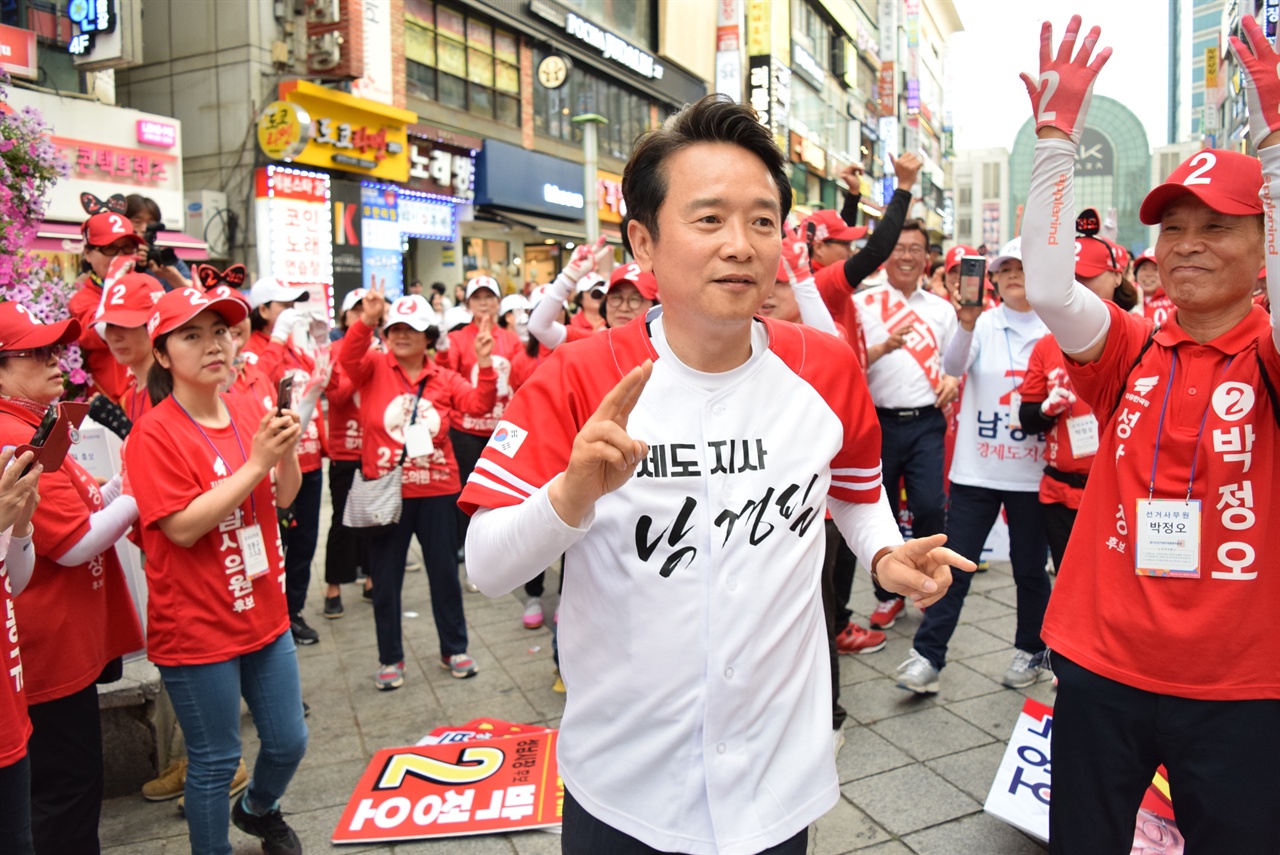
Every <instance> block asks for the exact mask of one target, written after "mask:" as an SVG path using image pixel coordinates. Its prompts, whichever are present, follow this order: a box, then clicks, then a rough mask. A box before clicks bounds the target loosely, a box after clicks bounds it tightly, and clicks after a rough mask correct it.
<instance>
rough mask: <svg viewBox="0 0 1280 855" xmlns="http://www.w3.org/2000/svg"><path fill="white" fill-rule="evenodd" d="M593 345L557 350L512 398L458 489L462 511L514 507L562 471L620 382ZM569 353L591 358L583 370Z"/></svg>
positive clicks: (609, 362)
mask: <svg viewBox="0 0 1280 855" xmlns="http://www.w3.org/2000/svg"><path fill="white" fill-rule="evenodd" d="M593 335H595V334H593ZM592 343H593V342H586V343H584V344H582V345H577V346H575V347H574V348H569V349H568V350H565V349H563V348H556V350H555V351H554V352H553V354H552V355H551V358H550V359H549V360H547V361H546V362H544V363H543V365H542V368H541V370H539V371H537V372H535V373H534V375H533V376H532V377H531V378H529V382H527V383H525V384H524V386H523V387H521V389H520V391H519V392H517V393H516V394H515V395H514V396H513V397H512V399H511V403H510V405H509V406H508V407H507V409H506V411H505V412H504V413H503V414H502V421H500V422H498V427H497V428H496V429H495V430H494V432H493V436H491V437H490V438H489V443H488V445H486V446H485V448H484V452H483V453H482V454H481V455H480V461H479V462H478V463H477V464H476V469H475V471H474V472H473V473H472V474H471V477H470V478H469V479H468V480H467V483H466V485H465V486H464V487H463V489H462V496H461V498H460V499H459V501H458V505H459V506H460V507H461V508H462V510H463V511H465V512H466V513H468V514H473V513H475V511H476V509H477V508H501V507H507V506H509V505H518V504H520V503H521V502H523V501H524V500H525V499H527V498H529V496H530V495H532V494H533V493H534V492H536V491H537V490H538V489H540V488H541V487H542V486H543V485H544V484H546V483H548V482H549V481H550V480H551V479H552V478H554V477H555V476H556V475H558V474H560V473H561V472H563V471H564V470H565V467H566V466H568V464H569V453H570V451H572V450H573V440H574V438H575V437H576V436H577V435H578V431H579V430H580V429H581V428H582V425H583V424H585V423H586V421H587V419H589V418H590V417H591V414H592V413H594V412H595V411H596V407H597V406H599V404H600V399H601V398H603V397H604V395H605V394H606V393H607V392H608V391H609V389H611V388H613V386H615V385H616V384H617V383H618V381H619V380H621V379H622V377H621V375H620V374H618V373H617V372H616V371H615V370H614V369H613V365H614V361H613V360H612V359H610V360H608V361H607V362H604V361H600V360H599V354H598V353H597V352H596V351H594V350H593V349H591V345H592ZM602 343H604V342H603V341H602ZM569 351H572V352H573V354H574V356H575V357H576V356H577V355H579V354H582V355H584V356H586V355H588V354H595V358H594V359H592V358H588V359H587V360H585V362H586V363H587V364H586V366H585V367H584V366H583V362H584V360H583V359H581V358H566V354H567V353H568V352H569ZM629 368H630V367H629V366H628V370H629Z"/></svg>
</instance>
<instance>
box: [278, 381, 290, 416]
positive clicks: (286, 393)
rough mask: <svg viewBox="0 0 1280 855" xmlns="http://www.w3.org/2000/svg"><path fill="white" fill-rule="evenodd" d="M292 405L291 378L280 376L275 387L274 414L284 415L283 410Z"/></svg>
mask: <svg viewBox="0 0 1280 855" xmlns="http://www.w3.org/2000/svg"><path fill="white" fill-rule="evenodd" d="M292 407H293V378H292V377H282V378H280V385H279V386H277V387H276V415H277V416H282V415H284V411H285V410H287V409H290V408H292Z"/></svg>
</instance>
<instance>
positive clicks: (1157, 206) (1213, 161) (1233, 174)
mask: <svg viewBox="0 0 1280 855" xmlns="http://www.w3.org/2000/svg"><path fill="white" fill-rule="evenodd" d="M1261 190H1262V163H1261V161H1259V160H1258V159H1257V158H1256V157H1250V156H1249V155H1247V154H1241V153H1240V152H1237V151H1224V150H1222V149H1208V148H1206V149H1203V150H1202V151H1198V152H1196V153H1195V154H1193V155H1191V157H1189V158H1187V159H1186V160H1184V161H1183V162H1182V163H1181V164H1179V165H1178V168H1177V169H1175V170H1173V172H1172V173H1170V174H1169V177H1168V178H1167V179H1166V180H1165V182H1164V183H1163V184H1161V185H1160V186H1159V187H1156V188H1155V189H1154V190H1152V191H1151V192H1150V193H1148V194H1147V198H1145V199H1143V200H1142V207H1141V208H1139V209H1138V219H1140V220H1142V222H1143V224H1144V225H1148V226H1154V225H1156V224H1157V223H1159V222H1160V216H1161V214H1163V213H1164V209H1165V208H1166V207H1168V205H1169V203H1170V202H1172V201H1173V200H1174V199H1177V198H1179V197H1181V196H1185V195H1186V194H1188V193H1190V194H1191V195H1193V196H1195V197H1196V198H1197V199H1199V200H1200V201H1201V202H1204V203H1205V204H1206V205H1208V206H1209V208H1211V209H1212V210H1214V211H1217V212H1218V213H1219V214H1227V215H1230V216H1234V217H1244V216H1248V215H1249V214H1261V213H1262V200H1261V199H1259V198H1258V193H1259V191H1261Z"/></svg>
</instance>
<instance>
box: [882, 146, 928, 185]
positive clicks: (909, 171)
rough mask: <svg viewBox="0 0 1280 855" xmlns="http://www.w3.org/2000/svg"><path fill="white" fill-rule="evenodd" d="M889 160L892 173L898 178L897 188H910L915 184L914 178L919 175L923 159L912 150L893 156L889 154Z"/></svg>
mask: <svg viewBox="0 0 1280 855" xmlns="http://www.w3.org/2000/svg"><path fill="white" fill-rule="evenodd" d="M889 162H890V163H892V164H893V174H894V175H895V176H897V179H898V189H899V190H910V189H911V188H912V187H913V186H915V183H916V179H917V178H919V177H920V169H921V168H922V167H923V166H924V161H923V160H921V159H920V157H919V156H918V155H916V154H913V153H912V152H909V151H908V152H905V153H903V154H901V155H899V156H898V157H897V158H894V157H893V156H892V155H890V156H889Z"/></svg>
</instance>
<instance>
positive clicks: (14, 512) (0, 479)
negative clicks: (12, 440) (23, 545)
mask: <svg viewBox="0 0 1280 855" xmlns="http://www.w3.org/2000/svg"><path fill="white" fill-rule="evenodd" d="M14 451H15V449H13V448H6V449H5V450H4V451H0V469H3V470H4V472H3V474H0V531H4V530H5V529H7V528H9V526H15V528H14V532H13V533H14V534H16V535H18V536H19V537H25V536H26V535H28V534H30V533H31V532H30V526H29V525H27V523H29V522H30V521H31V514H32V512H33V511H34V510H35V505H36V502H38V501H39V500H40V489H39V485H40V473H41V472H43V471H44V468H43V467H42V466H40V465H39V464H36V465H35V466H32V467H31V471H30V472H28V473H27V474H26V475H23V474H22V470H23V469H26V468H27V465H28V464H30V463H31V462H32V461H33V460H35V454H34V453H32V452H30V451H26V452H23V454H22V456H20V457H18V458H16V459H15V458H14V456H13V452H14Z"/></svg>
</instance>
